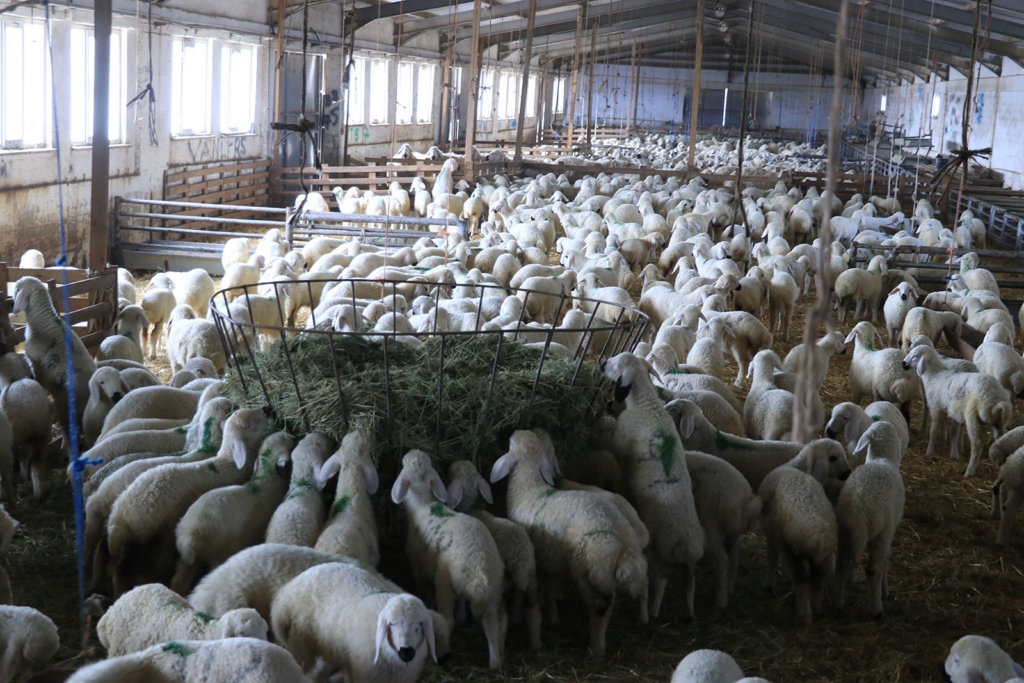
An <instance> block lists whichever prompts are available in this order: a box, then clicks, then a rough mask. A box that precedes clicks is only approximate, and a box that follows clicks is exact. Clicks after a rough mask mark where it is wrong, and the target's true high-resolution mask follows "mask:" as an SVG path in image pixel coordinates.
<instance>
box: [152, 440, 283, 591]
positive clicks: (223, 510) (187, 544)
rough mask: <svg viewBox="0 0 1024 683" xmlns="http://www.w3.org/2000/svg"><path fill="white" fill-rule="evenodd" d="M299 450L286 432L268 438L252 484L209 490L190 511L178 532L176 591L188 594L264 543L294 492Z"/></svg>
mask: <svg viewBox="0 0 1024 683" xmlns="http://www.w3.org/2000/svg"><path fill="white" fill-rule="evenodd" d="M294 447H295V439H294V438H292V437H291V436H289V435H288V434H286V433H284V432H277V433H276V434H273V435H271V436H269V437H267V438H266V439H265V440H264V441H263V445H262V446H261V447H260V452H259V456H258V457H257V459H256V467H255V469H254V470H253V473H252V478H251V479H250V480H249V481H248V482H247V483H245V484H236V485H234V486H224V487H221V488H218V489H215V490H213V491H207V492H206V493H204V494H203V495H202V496H200V497H199V498H198V500H196V502H195V503H193V504H192V506H191V507H189V509H188V512H186V513H185V515H184V516H183V517H182V518H181V521H180V522H178V526H177V527H176V529H175V531H174V535H175V544H176V546H177V549H178V568H177V571H176V572H175V575H174V579H173V580H172V581H171V588H173V589H174V590H175V592H177V593H180V594H181V595H185V594H186V593H187V592H188V591H190V590H191V589H192V588H193V586H195V582H196V580H197V579H198V578H199V576H201V574H202V572H203V570H204V569H207V568H213V567H216V566H218V565H220V564H223V563H224V561H225V560H227V559H228V558H229V557H231V556H232V555H234V554H235V553H237V552H238V551H239V550H242V549H243V548H247V547H249V546H252V545H256V544H257V543H259V542H260V541H261V540H262V539H263V536H264V534H265V533H266V530H267V524H269V523H270V518H271V516H272V515H273V514H274V508H276V507H277V505H278V504H279V503H280V502H281V500H282V499H283V498H284V495H285V493H287V492H288V472H289V470H290V468H291V458H290V456H291V451H292V449H293V448H294Z"/></svg>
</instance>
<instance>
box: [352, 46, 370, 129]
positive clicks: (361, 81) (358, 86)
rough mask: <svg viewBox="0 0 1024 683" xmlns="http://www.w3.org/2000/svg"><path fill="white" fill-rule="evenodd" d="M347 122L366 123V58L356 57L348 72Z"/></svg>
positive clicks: (355, 124) (358, 124)
mask: <svg viewBox="0 0 1024 683" xmlns="http://www.w3.org/2000/svg"><path fill="white" fill-rule="evenodd" d="M348 122H349V125H352V126H361V125H363V124H364V123H366V60H365V59H363V58H362V57H356V58H355V59H353V60H352V67H351V68H350V69H349V72H348Z"/></svg>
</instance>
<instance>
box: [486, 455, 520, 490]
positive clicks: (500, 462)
mask: <svg viewBox="0 0 1024 683" xmlns="http://www.w3.org/2000/svg"><path fill="white" fill-rule="evenodd" d="M515 464H516V463H515V460H513V459H512V454H511V453H506V454H505V455H503V456H501V457H500V458H498V459H497V460H495V461H494V466H493V467H492V468H491V483H492V484H493V483H494V482H496V481H501V480H502V479H504V478H505V477H507V476H508V473H509V472H511V471H512V466H513V465H515Z"/></svg>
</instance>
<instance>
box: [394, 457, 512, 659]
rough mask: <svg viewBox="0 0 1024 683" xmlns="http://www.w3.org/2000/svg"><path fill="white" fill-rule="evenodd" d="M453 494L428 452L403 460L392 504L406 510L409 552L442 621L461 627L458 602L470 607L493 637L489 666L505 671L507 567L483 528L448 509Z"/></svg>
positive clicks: (489, 641) (489, 638)
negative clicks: (503, 613) (431, 591)
mask: <svg viewBox="0 0 1024 683" xmlns="http://www.w3.org/2000/svg"><path fill="white" fill-rule="evenodd" d="M447 499H448V490H447V489H446V488H445V485H444V483H443V482H442V481H441V478H440V477H439V476H438V475H437V472H436V471H434V468H433V467H432V466H431V464H430V458H429V456H428V455H427V454H426V453H424V452H423V451H418V450H413V451H410V452H408V453H406V454H405V457H404V458H402V471H401V472H400V473H399V475H398V478H397V479H396V480H395V484H394V486H392V487H391V500H392V501H394V503H395V504H396V505H402V504H403V503H404V505H405V511H406V515H407V519H408V523H409V526H408V535H407V536H406V542H405V552H406V554H407V555H408V557H409V560H410V562H411V563H412V570H413V577H414V578H415V579H416V582H417V583H418V584H419V585H421V586H429V585H430V584H433V586H434V590H435V600H436V601H437V608H438V611H439V612H440V613H441V615H442V616H443V617H444V618H445V620H446V621H447V622H448V624H450V625H454V623H455V601H456V599H458V598H461V599H464V600H466V601H467V602H468V603H469V606H470V608H471V609H472V611H473V614H474V615H475V616H476V617H477V618H478V619H480V621H481V622H482V624H483V627H484V633H485V634H486V636H487V646H488V650H489V663H490V667H491V668H492V669H497V668H500V667H501V654H502V651H503V650H504V640H505V638H504V634H503V633H502V630H503V629H502V626H501V621H502V618H501V616H500V613H501V610H502V609H503V607H502V605H501V592H502V579H503V577H504V574H505V565H504V563H503V562H502V561H501V555H500V553H498V547H497V546H496V545H495V543H494V539H493V537H492V536H491V535H490V532H489V531H488V530H487V527H486V526H484V524H483V522H481V521H480V520H478V519H474V518H473V517H470V516H469V515H465V514H462V513H460V512H453V511H451V510H449V509H448V508H447V507H445V506H444V502H445V501H446V500H447Z"/></svg>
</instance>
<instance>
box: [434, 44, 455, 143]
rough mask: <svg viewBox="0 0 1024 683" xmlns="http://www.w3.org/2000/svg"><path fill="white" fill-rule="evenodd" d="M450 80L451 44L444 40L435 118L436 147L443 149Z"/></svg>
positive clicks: (446, 137) (446, 136) (446, 133)
mask: <svg viewBox="0 0 1024 683" xmlns="http://www.w3.org/2000/svg"><path fill="white" fill-rule="evenodd" d="M451 80H452V44H451V42H449V41H448V40H447V39H445V49H444V65H443V66H442V67H441V113H440V115H439V116H438V117H437V118H438V121H437V145H438V146H439V147H443V146H444V144H445V143H446V142H448V130H447V126H446V125H445V124H446V123H447V116H446V114H447V112H448V108H449V106H450V104H449V102H450V99H449V98H451V91H452V89H451V86H452V83H451Z"/></svg>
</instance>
